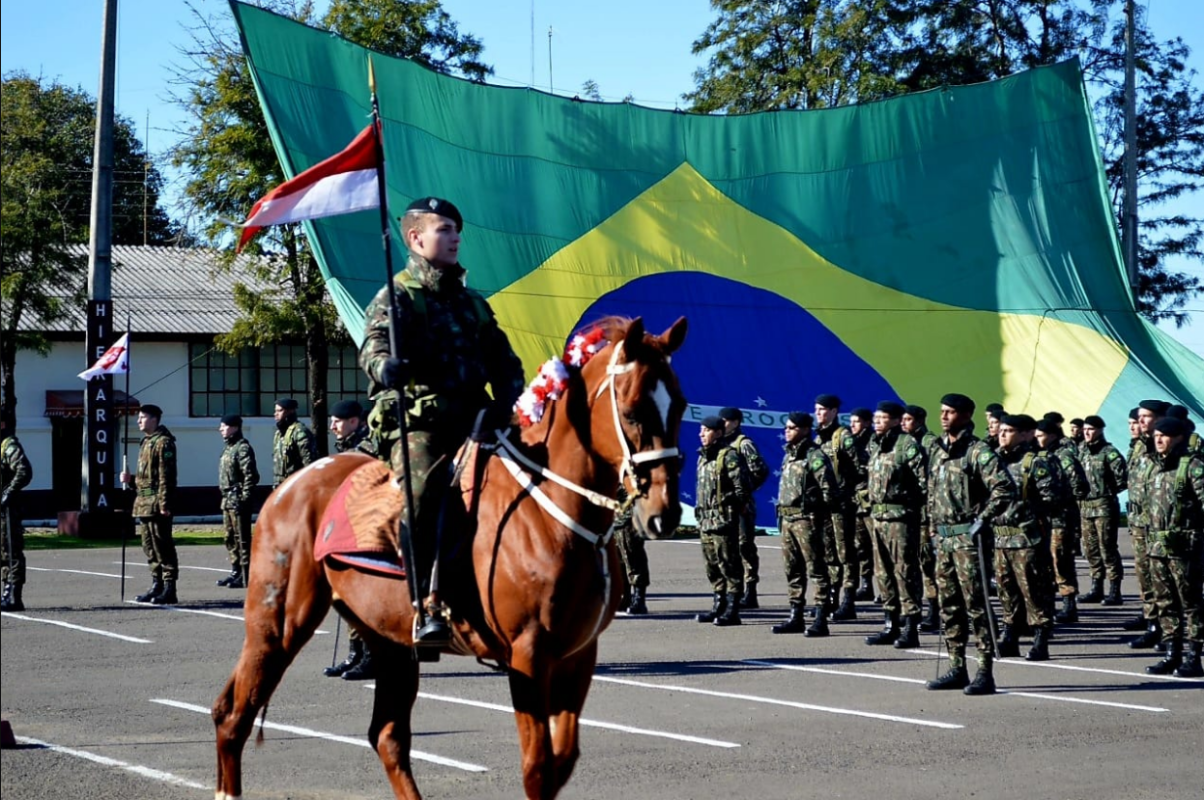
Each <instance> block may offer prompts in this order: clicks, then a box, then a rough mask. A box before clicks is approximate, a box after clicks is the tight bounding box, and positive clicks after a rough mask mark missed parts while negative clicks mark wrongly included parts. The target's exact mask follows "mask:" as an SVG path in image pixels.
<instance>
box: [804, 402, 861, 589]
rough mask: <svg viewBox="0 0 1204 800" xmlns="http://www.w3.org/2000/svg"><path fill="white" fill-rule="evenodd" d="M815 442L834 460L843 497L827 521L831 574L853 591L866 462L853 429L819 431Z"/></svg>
mask: <svg viewBox="0 0 1204 800" xmlns="http://www.w3.org/2000/svg"><path fill="white" fill-rule="evenodd" d="M815 443H816V444H818V445H819V446H820V447H821V448H823V451H824V455H826V456H827V457H828V458H829V459H830V460H831V461H832V467H833V469H834V470H835V472H836V479H837V480H838V481H839V483H840V496H839V497H838V498H837V501H836V503H835V504H834V505H833V506H832V508H831V511H830V513H829V515H828V520H827V522H826V523H825V531H824V543H825V549H826V550H827V562H828V574H829V575H830V576H831V580H832V585H833V587H836V586H840V587H841V589H842V590H846V591H848V592H849V593H852V592H853V590H854V589H855V588H856V586H857V542H856V539H855V535H856V529H857V522H856V500H857V491H858V490H859V489H861V488H862V485H863V484H864V483H865V462H864V461H862V459H861V455H860V454H859V453H858V452H857V442H856V441H855V440H854V437H853V432H852V431H850V430H849V429H848V428H847V427H845V426H844V425H841V424H839V423H836V424H833V425H829V426H828V427H826V428H820V429H819V430H817V431H816V432H815Z"/></svg>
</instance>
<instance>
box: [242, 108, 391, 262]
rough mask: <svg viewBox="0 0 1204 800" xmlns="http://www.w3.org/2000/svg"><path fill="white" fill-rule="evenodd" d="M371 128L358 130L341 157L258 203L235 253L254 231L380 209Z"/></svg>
mask: <svg viewBox="0 0 1204 800" xmlns="http://www.w3.org/2000/svg"><path fill="white" fill-rule="evenodd" d="M373 128H374V126H373V125H369V126H368V127H366V128H364V129H363V130H362V131H360V134H359V136H356V137H355V139H354V140H353V141H352V142H351V144H349V145H347V147H346V149H344V150H343V151H342V152H340V153H336V154H335V155H333V156H331V157H330V158H328V159H326V160H325V161H323V162H321V163H319V164H315V165H314V166H312V167H310V168H309V169H307V170H305V171H304V172H302V173H301V174H300V175H297V176H296V177H294V178H292V179H291V180H288V181H285V182H284V183H282V184H280V185H279V186H277V187H276V188H275V189H273V190H272V191H270V192H268V193H267V194H266V195H264V196H263V197H262V198H260V200H259V202H258V203H256V204H255V206H254V207H253V208H252V209H251V216H250V217H248V218H247V221H246V222H244V223H242V228H243V232H242V235H241V236H240V237H239V239H238V249H239V250H242V248H243V247H244V246H245V245H246V243H247V242H249V241H251V239H252V238H253V237H254V236H255V234H256V233H258V232H259V229H260V228H263V227H266V226H268V225H283V224H284V223H286V222H300V221H301V220H305V219H320V218H322V217H333V216H336V215H338V214H350V213H352V212H353V211H367V210H368V209H371V208H380V189H379V186H378V183H377V180H376V153H377V150H376V136H375V135H374V134H375V131H374V130H373Z"/></svg>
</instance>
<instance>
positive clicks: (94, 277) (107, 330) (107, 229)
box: [80, 0, 117, 535]
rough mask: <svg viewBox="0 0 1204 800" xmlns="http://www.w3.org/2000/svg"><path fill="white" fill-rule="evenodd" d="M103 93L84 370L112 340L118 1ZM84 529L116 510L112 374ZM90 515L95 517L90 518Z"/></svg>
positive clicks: (95, 386)
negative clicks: (114, 115) (114, 106)
mask: <svg viewBox="0 0 1204 800" xmlns="http://www.w3.org/2000/svg"><path fill="white" fill-rule="evenodd" d="M100 42H101V44H100V50H101V55H100V91H99V93H98V95H97V100H96V148H95V151H94V153H93V157H92V215H91V220H90V237H91V238H90V241H89V247H88V297H89V300H88V319H87V333H86V334H85V343H84V349H85V359H84V368H85V369H86V368H87V367H90V366H91V365H92V364H93V363H94V362H95V361H96V360H97V359H98V358H100V356H101V355H103V354H104V352H105V350H107V349H108V348H109V345H111V344H112V343H113V327H114V325H113V319H114V315H113V287H112V272H113V95H114V93H115V92H114V84H115V77H116V76H115V72H116V65H117V0H104V22H103V26H102V28H101V39H100ZM84 420H85V423H84V453H83V485H82V487H81V491H80V511H81V514H80V517H81V520H80V528H81V533H85V535H87V534H86V531H94V530H97V528H98V523H101V521H102V520H103V519H105V518H107V512H111V511H112V510H113V501H114V500H115V499H116V496H117V495H116V494H115V489H116V487H115V486H114V483H113V454H114V452H115V448H114V446H113V444H114V443H113V436H114V432H115V430H116V426H115V425H114V424H113V423H114V421H113V376H112V375H104V376H102V377H99V378H93V379H92V380H90V381H88V382H87V384H86V387H85V390H84ZM89 516H91V517H92V518H91V519H89Z"/></svg>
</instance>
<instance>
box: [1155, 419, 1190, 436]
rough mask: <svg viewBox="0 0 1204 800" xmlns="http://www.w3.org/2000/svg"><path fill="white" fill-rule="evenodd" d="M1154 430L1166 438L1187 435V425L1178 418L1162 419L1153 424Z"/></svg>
mask: <svg viewBox="0 0 1204 800" xmlns="http://www.w3.org/2000/svg"><path fill="white" fill-rule="evenodd" d="M1154 430H1156V431H1158V432H1159V433H1163V434H1166V435H1167V436H1185V435H1187V423H1185V422H1184V421H1183V420H1181V419H1179V418H1178V417H1163V418H1162V419H1160V420H1158V421H1157V422H1156V423H1154Z"/></svg>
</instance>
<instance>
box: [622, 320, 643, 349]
mask: <svg viewBox="0 0 1204 800" xmlns="http://www.w3.org/2000/svg"><path fill="white" fill-rule="evenodd" d="M623 340H624V341H625V342H627V346H628V347H631V346H632V345H640V344H643V343H644V318H643V317H636V318H635V319H633V320H632V321H631V324H630V325H628V326H627V332H626V333H625V334H623Z"/></svg>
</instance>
